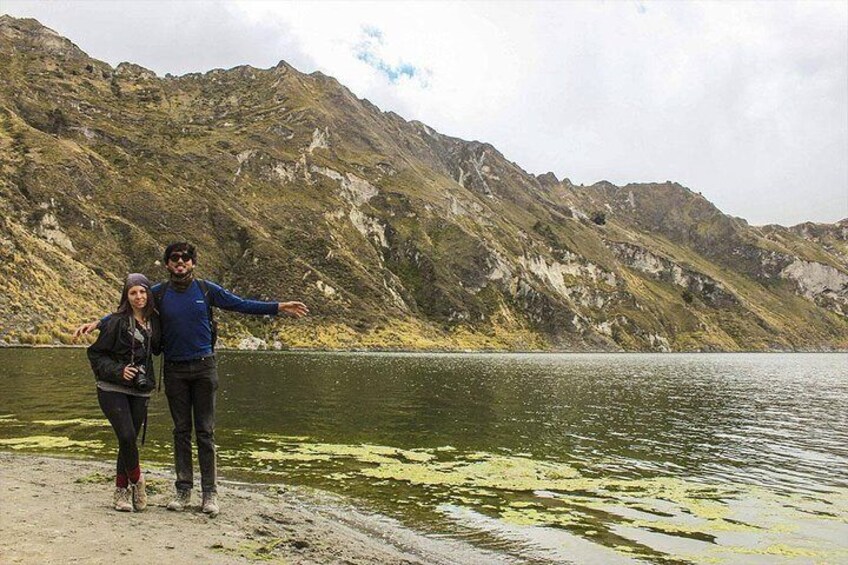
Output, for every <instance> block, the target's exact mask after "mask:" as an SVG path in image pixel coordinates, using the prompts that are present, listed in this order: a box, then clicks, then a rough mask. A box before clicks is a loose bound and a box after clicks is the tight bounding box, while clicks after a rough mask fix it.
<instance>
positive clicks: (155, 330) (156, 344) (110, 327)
mask: <svg viewBox="0 0 848 565" xmlns="http://www.w3.org/2000/svg"><path fill="white" fill-rule="evenodd" d="M130 316H131V314H113V315H112V316H110V317H109V319H107V320H106V321H105V322H104V323H103V324H101V326H100V335H99V336H97V341H95V342H94V344H92V345H91V346H89V348H88V360H89V361H90V362H91V368H92V370H93V371H94V377H95V378H96V379H97V380H98V381H104V382H107V383H113V384H118V385H124V386H132V383H128V382H127V381H125V380H124V378H123V372H124V367H126V366H127V365H129V364H131V363H132V362H133V358H132V339H133V338H132V335H131V334H130ZM150 328H151V338H150V349H151V355H149V356H148V357H147V359H146V360H145V359H144V352H143V351H141V350H140V349H139V348H136V351H135V356H136V358H135V361H136V362H137V363H142V362H143V363H145V368H146V370H147V375H148V376H149V377H150V380H151V382H154V380H155V377H154V373H153V355H159V353H160V352H161V343H160V341H161V335H162V332H161V330H160V328H159V317H158V316H154V317H153V318H152V319H151V320H150ZM151 390H152V389H151Z"/></svg>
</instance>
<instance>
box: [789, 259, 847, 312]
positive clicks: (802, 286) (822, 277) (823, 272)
mask: <svg viewBox="0 0 848 565" xmlns="http://www.w3.org/2000/svg"><path fill="white" fill-rule="evenodd" d="M780 275H781V276H782V277H785V278H787V279H791V280H793V281H795V283H797V285H798V289H799V290H800V292H801V293H802V294H803V295H804V296H805V297H806V298H809V299H810V300H813V301H815V303H816V304H819V305H820V306H822V307H825V308H828V309H830V310H833V311H834V312H836V313H838V314H841V315H843V316H844V315H846V313H848V274H845V273H844V272H842V271H840V270H838V269H835V268H834V267H831V266H829V265H822V264H821V263H813V262H809V261H802V260H801V259H796V260H795V261H794V262H792V264H791V265H789V266H787V267H786V268H785V269H783V270H782V271H781V272H780Z"/></svg>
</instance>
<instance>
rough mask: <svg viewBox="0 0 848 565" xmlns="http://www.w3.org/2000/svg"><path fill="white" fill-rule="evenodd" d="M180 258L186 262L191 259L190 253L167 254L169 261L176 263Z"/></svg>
mask: <svg viewBox="0 0 848 565" xmlns="http://www.w3.org/2000/svg"><path fill="white" fill-rule="evenodd" d="M180 259H182V260H183V262H185V263H188V262H189V261H191V255H189V254H188V253H171V254H170V255H168V261H170V262H171V263H176V262H177V261H179V260H180Z"/></svg>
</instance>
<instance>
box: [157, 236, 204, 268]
mask: <svg viewBox="0 0 848 565" xmlns="http://www.w3.org/2000/svg"><path fill="white" fill-rule="evenodd" d="M175 251H181V252H183V253H187V254H188V256H189V257H191V260H192V262H194V263H195V264H196V263H197V251H196V250H195V249H194V245H192V244H190V243H188V242H187V241H176V242H174V243H172V244H170V245H168V247H166V248H165V255H164V261H165V263H167V262H168V258H169V257H170V256H171V253H174V252H175Z"/></svg>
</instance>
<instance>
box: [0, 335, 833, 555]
mask: <svg viewBox="0 0 848 565" xmlns="http://www.w3.org/2000/svg"><path fill="white" fill-rule="evenodd" d="M157 370H158V363H157ZM219 374H220V381H221V384H220V389H219V395H218V419H217V430H216V440H217V443H218V446H219V466H220V474H221V475H222V476H223V477H224V478H226V479H229V480H240V481H244V480H246V481H252V482H261V483H286V484H292V485H301V486H306V487H316V488H319V489H322V490H325V491H330V492H333V493H336V494H339V495H343V496H345V497H348V498H349V499H350V500H352V501H353V502H354V503H355V504H356V505H358V506H360V507H362V508H364V509H370V510H373V511H376V512H380V513H382V514H386V515H388V516H391V517H394V518H397V519H398V520H400V521H401V522H403V523H405V524H407V525H409V526H411V527H414V528H416V529H419V530H423V531H426V532H430V533H431V534H433V535H439V536H449V537H455V538H458V539H462V540H466V541H469V542H471V543H474V544H477V545H479V546H481V547H485V548H487V549H493V550H496V551H498V552H500V553H502V554H503V555H504V556H512V557H514V558H515V559H516V561H518V562H522V561H530V562H575V563H629V562H651V563H752V564H754V563H764V564H766V563H768V564H771V563H813V562H823V563H839V562H842V563H848V541H846V540H848V355H844V354H692V355H689V354H656V355H654V354H574V355H569V354H562V355H545V354H526V355H519V354H516V355H506V354H505V355H499V354H387V353H373V354H368V353H302V352H297V353H283V352H250V353H248V352H223V353H220V354H219ZM170 438H171V421H170V416H169V414H168V408H167V401H166V399H165V395H164V392H163V393H161V394H158V395H156V394H154V397H153V399H152V401H151V409H150V427H149V430H148V436H147V443H146V445H145V446H143V447H142V449H141V454H142V463H143V464H144V463H145V462H147V463H155V464H158V465H163V466H165V465H167V464H169V462H170V461H171V440H170ZM116 446H117V444H116V441H115V439H114V437H113V435H112V431H111V429H110V428H109V427H108V423H106V422H105V419H104V418H103V416H102V414H101V412H100V409H99V407H98V405H97V400H96V396H95V390H94V380H93V377H92V375H91V371H90V368H89V366H88V362H87V359H86V357H85V351H84V350H82V349H2V350H0V449H4V450H11V449H16V450H20V451H24V452H47V453H51V452H52V453H57V454H62V455H72V456H80V457H95V458H101V459H104V460H110V459H112V458H113V454H114V453H115V450H116ZM197 478H199V477H197ZM224 511H226V509H224Z"/></svg>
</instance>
